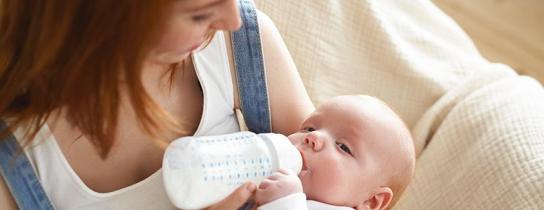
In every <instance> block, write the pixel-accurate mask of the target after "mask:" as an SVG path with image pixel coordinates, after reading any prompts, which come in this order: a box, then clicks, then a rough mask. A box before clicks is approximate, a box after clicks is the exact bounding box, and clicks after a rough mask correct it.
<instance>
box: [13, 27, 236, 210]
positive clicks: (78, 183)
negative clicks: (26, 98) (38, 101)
mask: <svg viewBox="0 0 544 210" xmlns="http://www.w3.org/2000/svg"><path fill="white" fill-rule="evenodd" d="M226 52H227V51H226V48H225V40H224V37H223V34H222V33H220V32H218V33H217V34H216V36H215V38H214V39H213V40H212V42H211V43H210V44H209V46H208V47H207V48H206V49H204V50H203V51H201V52H198V53H196V55H195V56H194V58H193V59H194V63H195V67H196V70H197V74H198V78H199V80H200V82H201V85H202V89H203V92H204V109H203V113H202V118H201V122H200V125H199V126H198V129H197V132H196V134H195V135H215V134H224V133H231V132H236V131H238V130H239V128H238V124H237V121H236V119H235V117H234V113H233V106H234V104H233V97H232V96H233V95H232V80H231V74H230V68H229V64H228V60H227V57H226ZM15 136H16V137H17V138H18V139H21V137H22V132H21V130H18V131H17V132H16V133H15ZM35 140H36V141H35V142H34V145H35V146H32V147H29V148H27V149H25V152H26V154H27V155H28V157H29V160H30V161H31V164H32V165H33V167H34V169H35V170H36V172H37V175H38V177H39V180H40V182H41V183H42V185H43V187H44V189H45V192H46V193H47V195H48V196H49V199H50V200H51V202H52V203H53V205H54V206H55V207H56V208H57V209H60V210H62V209H78V210H85V209H89V210H91V209H92V210H95V209H100V210H110V209H111V210H113V209H142V210H147V209H161V210H163V209H176V208H175V207H174V206H173V205H172V204H171V202H170V201H169V200H168V197H167V195H166V192H165V190H164V186H163V180H162V171H161V170H158V171H157V172H155V173H154V174H153V175H151V176H149V177H148V178H146V179H144V180H142V181H141V182H138V183H136V184H134V185H131V186H128V187H125V188H122V189H119V190H116V191H113V192H108V193H98V192H95V191H93V190H91V189H90V188H88V187H87V186H86V185H85V184H84V183H83V181H82V180H81V179H80V178H79V177H78V176H77V174H76V173H75V172H74V170H73V169H72V168H71V167H70V165H69V163H68V161H67V160H66V159H65V157H64V156H63V154H62V151H61V150H60V147H59V146H58V144H57V142H56V140H55V139H54V136H53V135H51V132H50V131H49V128H48V127H47V126H45V127H43V128H42V129H41V130H40V132H39V134H38V135H37V137H36V139H35Z"/></svg>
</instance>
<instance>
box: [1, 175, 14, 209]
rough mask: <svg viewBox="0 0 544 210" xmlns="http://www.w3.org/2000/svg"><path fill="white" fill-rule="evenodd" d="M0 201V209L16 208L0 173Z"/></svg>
mask: <svg viewBox="0 0 544 210" xmlns="http://www.w3.org/2000/svg"><path fill="white" fill-rule="evenodd" d="M0 203H1V204H2V209H5V210H16V209H17V204H15V201H14V200H13V198H12V197H11V193H10V192H9V189H8V186H7V185H6V183H5V182H4V179H3V178H2V177H1V175H0Z"/></svg>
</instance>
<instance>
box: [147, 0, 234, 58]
mask: <svg viewBox="0 0 544 210" xmlns="http://www.w3.org/2000/svg"><path fill="white" fill-rule="evenodd" d="M171 11H172V15H171V17H170V18H169V19H168V22H167V24H166V30H165V32H164V33H163V35H162V37H161V38H160V40H159V43H158V44H157V46H156V47H155V48H154V49H153V50H152V52H151V60H152V61H153V62H155V63H162V64H172V63H177V62H180V61H181V60H183V59H185V58H186V57H187V56H189V55H190V54H191V52H193V51H195V50H197V49H198V48H200V47H201V46H202V45H203V44H205V42H206V41H207V40H206V39H207V38H208V37H209V35H210V34H211V33H213V32H214V31H218V30H225V31H234V30H237V29H238V28H240V26H241V20H240V15H239V11H238V6H237V3H236V0H176V2H175V3H174V7H173V8H172V10H171Z"/></svg>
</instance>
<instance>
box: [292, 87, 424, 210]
mask: <svg viewBox="0 0 544 210" xmlns="http://www.w3.org/2000/svg"><path fill="white" fill-rule="evenodd" d="M289 139H290V140H291V142H293V144H294V145H295V146H296V147H297V148H298V149H299V150H300V151H301V153H302V156H303V159H304V161H303V162H304V164H303V170H302V172H301V173H300V175H299V177H300V179H301V181H302V186H303V188H304V193H306V195H307V196H308V199H311V200H316V201H321V202H325V203H329V204H333V205H341V206H350V207H354V208H355V209H386V208H387V207H388V206H389V207H390V206H392V205H393V204H394V202H395V201H396V200H397V199H398V198H399V197H400V194H401V193H402V191H403V190H404V189H405V187H406V186H407V185H408V183H409V181H410V179H411V177H412V174H413V171H414V167H415V152H414V145H413V142H412V137H411V135H410V132H409V130H408V129H407V128H406V126H405V125H404V123H403V121H402V120H401V119H400V118H399V117H398V116H397V115H396V114H395V112H393V111H392V110H391V109H390V108H389V107H388V106H387V105H385V103H383V102H381V101H380V100H378V99H376V98H373V97H369V96H339V97H335V98H333V99H331V100H328V101H326V102H325V103H323V104H322V105H320V106H319V107H318V108H317V109H316V110H315V111H314V112H313V113H312V114H311V115H310V116H309V117H308V118H307V119H306V120H305V121H304V123H303V124H302V126H301V128H300V131H299V132H297V133H294V134H292V135H290V136H289Z"/></svg>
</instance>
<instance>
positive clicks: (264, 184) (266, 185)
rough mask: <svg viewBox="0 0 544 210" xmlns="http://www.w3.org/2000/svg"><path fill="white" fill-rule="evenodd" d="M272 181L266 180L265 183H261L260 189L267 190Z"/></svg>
mask: <svg viewBox="0 0 544 210" xmlns="http://www.w3.org/2000/svg"><path fill="white" fill-rule="evenodd" d="M272 182H273V181H272V180H270V179H264V180H263V181H261V184H259V189H262V190H264V189H266V188H267V187H268V186H270V185H272Z"/></svg>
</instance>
